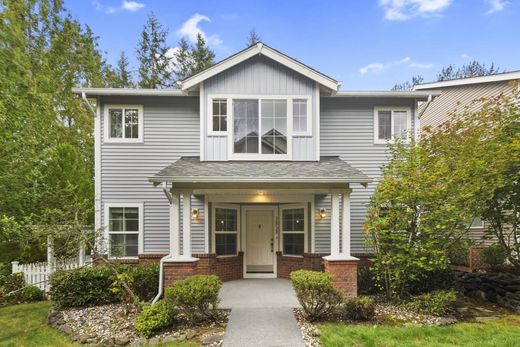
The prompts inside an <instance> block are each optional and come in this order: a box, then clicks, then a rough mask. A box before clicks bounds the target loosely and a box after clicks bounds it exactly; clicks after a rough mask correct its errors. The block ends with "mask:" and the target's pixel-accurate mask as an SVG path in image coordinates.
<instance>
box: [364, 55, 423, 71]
mask: <svg viewBox="0 0 520 347" xmlns="http://www.w3.org/2000/svg"><path fill="white" fill-rule="evenodd" d="M396 65H406V66H409V67H412V68H417V69H430V68H432V67H433V64H422V63H417V62H414V61H413V60H412V59H411V58H410V57H405V58H403V59H400V60H394V61H387V62H384V63H371V64H368V65H365V66H363V67H361V68H360V69H359V72H360V73H361V74H362V75H365V74H367V73H376V72H381V71H383V70H386V69H388V68H391V67H392V66H396Z"/></svg>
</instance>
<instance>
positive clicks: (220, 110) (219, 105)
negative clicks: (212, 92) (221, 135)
mask: <svg viewBox="0 0 520 347" xmlns="http://www.w3.org/2000/svg"><path fill="white" fill-rule="evenodd" d="M212 110H213V111H212V118H211V130H212V131H213V132H226V131H227V119H228V117H227V115H228V111H227V110H228V107H227V99H213V103H212Z"/></svg>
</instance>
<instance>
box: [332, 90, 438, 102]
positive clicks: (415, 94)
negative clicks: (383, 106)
mask: <svg viewBox="0 0 520 347" xmlns="http://www.w3.org/2000/svg"><path fill="white" fill-rule="evenodd" d="M430 95H431V96H439V95H441V91H440V90H431V91H339V92H338V93H337V94H334V95H327V96H326V97H334V98H337V97H339V98H403V99H423V100H427V99H428V97H429V96H430Z"/></svg>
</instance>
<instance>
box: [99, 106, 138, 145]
mask: <svg viewBox="0 0 520 347" xmlns="http://www.w3.org/2000/svg"><path fill="white" fill-rule="evenodd" d="M111 109H122V110H123V127H124V114H125V110H126V109H137V125H138V131H137V138H126V137H125V131H124V129H123V137H110V132H111V125H110V110H111ZM103 110H104V112H103V113H104V115H103V122H104V129H103V132H104V136H103V138H104V142H106V143H142V142H143V134H144V131H143V130H144V121H143V119H144V117H143V116H144V115H143V105H135V104H134V105H132V104H107V105H104V106H103Z"/></svg>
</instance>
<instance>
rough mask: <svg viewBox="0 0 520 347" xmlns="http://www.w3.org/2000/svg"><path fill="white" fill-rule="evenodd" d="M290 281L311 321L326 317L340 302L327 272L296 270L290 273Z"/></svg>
mask: <svg viewBox="0 0 520 347" xmlns="http://www.w3.org/2000/svg"><path fill="white" fill-rule="evenodd" d="M291 281H292V285H293V287H294V290H295V291H296V296H297V297H298V301H299V302H300V304H301V305H302V307H303V311H304V313H305V316H306V317H307V319H309V320H311V321H314V320H317V319H321V318H324V317H326V316H327V315H328V314H330V313H331V312H332V311H333V310H334V309H335V308H336V307H337V305H338V304H339V303H340V302H341V295H340V294H339V292H338V291H337V290H336V288H334V286H333V285H332V277H331V276H330V274H328V273H324V272H317V271H308V270H298V271H294V272H292V273H291Z"/></svg>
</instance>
